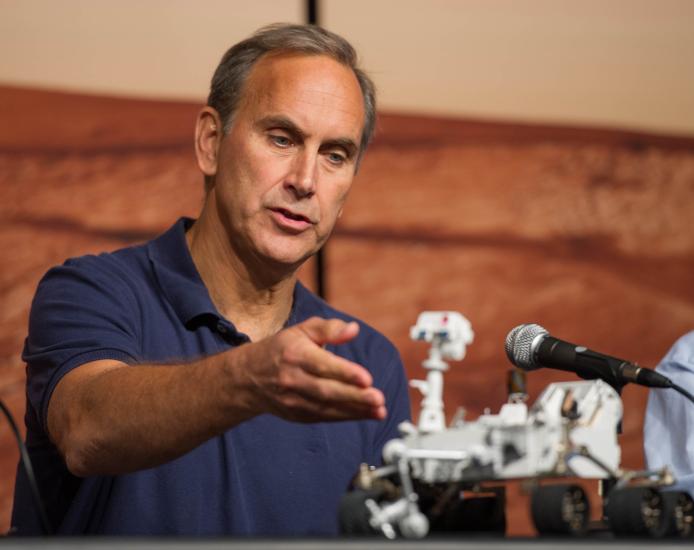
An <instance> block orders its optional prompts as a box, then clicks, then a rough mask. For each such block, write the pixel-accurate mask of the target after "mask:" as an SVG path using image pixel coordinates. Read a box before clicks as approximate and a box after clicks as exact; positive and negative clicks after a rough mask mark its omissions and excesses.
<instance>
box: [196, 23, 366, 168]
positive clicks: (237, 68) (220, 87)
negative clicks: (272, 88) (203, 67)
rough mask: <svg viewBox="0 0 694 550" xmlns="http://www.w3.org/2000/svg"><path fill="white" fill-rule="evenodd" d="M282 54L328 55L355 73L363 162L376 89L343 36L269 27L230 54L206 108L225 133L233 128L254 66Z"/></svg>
mask: <svg viewBox="0 0 694 550" xmlns="http://www.w3.org/2000/svg"><path fill="white" fill-rule="evenodd" d="M280 52H296V53H305V54H306V55H327V56H328V57H331V58H332V59H334V60H335V61H337V62H339V63H342V64H343V65H345V66H346V67H349V68H350V69H352V71H354V75H355V76H356V77H357V80H358V81H359V86H360V87H361V93H362V96H363V98H364V129H363V131H362V135H361V143H360V147H359V158H361V156H362V155H363V154H364V151H366V148H367V147H368V145H369V142H370V141H371V137H372V136H373V132H374V128H375V126H376V89H375V87H374V84H373V82H372V81H371V79H370V78H369V77H368V76H367V75H366V73H365V72H364V71H362V70H361V69H360V68H359V67H357V52H356V51H355V50H354V48H353V47H352V45H351V44H350V43H349V42H347V40H345V39H344V38H342V37H341V36H338V35H337V34H335V33H332V32H330V31H327V30H325V29H323V28H321V27H317V26H315V25H294V24H288V23H275V24H273V25H267V26H266V27H262V28H261V29H259V30H258V31H256V32H255V33H254V34H253V35H252V36H250V37H249V38H247V39H246V40H243V41H241V42H239V43H238V44H236V45H234V46H232V47H231V48H229V49H228V50H227V52H226V53H225V54H224V56H223V57H222V60H221V61H220V62H219V65H218V66H217V69H216V70H215V73H214V76H213V77H212V82H211V84H210V95H209V96H208V97H207V105H209V106H210V107H212V108H213V109H215V110H216V111H217V112H218V113H219V116H220V117H221V119H222V125H223V127H224V131H225V132H228V131H229V129H230V128H231V125H232V122H233V118H234V113H235V112H236V109H237V108H238V106H239V102H240V101H241V97H242V95H243V88H244V84H245V83H246V79H247V78H248V75H249V74H250V72H251V69H252V68H253V65H255V63H256V62H257V61H258V60H259V59H260V58H261V57H262V56H264V55H265V54H268V53H280Z"/></svg>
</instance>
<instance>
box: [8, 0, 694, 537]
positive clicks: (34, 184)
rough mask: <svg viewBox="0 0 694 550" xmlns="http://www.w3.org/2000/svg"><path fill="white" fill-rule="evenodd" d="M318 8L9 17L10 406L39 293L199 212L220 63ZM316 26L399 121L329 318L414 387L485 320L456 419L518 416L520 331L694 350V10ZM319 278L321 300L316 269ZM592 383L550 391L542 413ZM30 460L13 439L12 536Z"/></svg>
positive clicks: (338, 245)
mask: <svg viewBox="0 0 694 550" xmlns="http://www.w3.org/2000/svg"><path fill="white" fill-rule="evenodd" d="M305 4H306V2H304V1H303V0H255V1H254V2H241V1H233V0H226V1H223V0H197V1H196V2H189V1H185V0H148V1H147V2H136V1H135V0H118V1H115V0H100V1H98V2H94V1H87V0H62V1H61V2H52V1H50V0H0V51H1V52H2V54H1V55H0V199H1V200H0V212H1V214H2V217H3V219H4V220H5V222H6V223H5V224H4V225H3V226H1V227H0V249H1V250H4V253H3V254H4V257H5V262H4V265H3V267H2V270H1V271H0V303H1V304H2V308H0V398H1V399H2V400H3V401H4V402H5V403H7V405H8V407H9V408H10V410H11V411H12V413H13V414H14V416H15V418H16V419H17V420H18V421H20V422H21V420H22V417H23V414H24V382H25V372H24V365H23V363H22V361H21V358H20V353H21V349H22V343H23V339H24V337H25V333H26V324H27V316H28V310H29V306H30V303H31V299H32V296H33V293H34V290H35V288H36V284H37V282H38V280H39V279H40V277H41V276H42V275H43V273H44V272H45V271H46V270H47V269H48V268H49V267H51V266H52V265H54V264H56V263H61V262H62V261H63V260H64V259H65V258H67V257H70V256H76V255H82V254H86V253H97V252H100V251H104V250H113V249H116V248H119V247H122V246H127V245H129V244H133V243H136V242H141V241H143V240H146V239H149V238H150V237H153V236H155V235H157V234H158V233H160V232H162V231H164V230H165V229H166V228H168V227H169V226H170V225H171V224H172V223H173V222H174V221H175V220H176V219H177V218H178V217H179V216H182V215H187V216H192V217H195V216H196V214H197V212H198V210H199V208H200V205H201V201H202V198H203V197H202V177H201V175H200V174H199V173H198V171H197V168H196V166H195V163H194V158H193V151H192V136H193V123H194V120H195V116H196V113H197V111H198V109H199V107H200V106H201V104H202V103H203V102H204V100H205V97H206V94H207V88H208V84H209V79H210V77H211V75H212V72H213V70H214V68H215V66H216V64H217V62H218V61H219V58H220V57H221V55H222V54H223V52H224V51H225V50H226V49H227V48H228V47H229V46H230V45H232V44H233V43H235V42H237V41H238V40H240V39H242V38H245V37H246V36H248V35H249V34H250V33H252V32H253V31H254V30H256V29H257V28H258V27H260V26H262V25H264V24H267V23H272V22H277V21H286V22H297V23H301V22H305V21H306V6H305ZM318 7H319V20H320V23H321V24H322V25H324V26H325V27H327V28H328V29H330V30H333V31H336V32H338V33H340V34H342V35H343V36H345V37H346V38H347V39H348V40H350V41H351V42H352V43H353V44H354V46H355V47H356V48H357V50H358V51H359V52H360V55H361V59H362V65H363V66H364V67H365V68H366V69H367V71H368V72H369V73H370V75H371V76H372V78H373V79H374V80H375V82H376V84H377V87H378V89H379V92H380V96H379V99H380V104H379V105H380V107H379V111H380V114H381V116H380V122H379V128H378V132H377V136H376V139H375V141H374V144H373V146H372V148H371V150H370V151H369V153H368V154H367V155H366V158H365V161H364V164H363V166H362V169H361V171H360V173H359V175H358V177H357V179H356V181H355V185H354V188H353V191H352V196H351V198H350V201H349V202H348V204H347V209H346V211H345V215H344V216H343V217H342V218H341V220H340V224H339V226H338V227H337V229H336V231H335V234H334V235H333V237H332V239H331V240H330V242H329V244H328V246H327V249H326V252H325V261H326V264H325V274H326V281H325V282H326V289H327V297H328V299H329V301H330V302H332V303H333V304H334V305H335V306H337V307H338V308H342V309H345V310H347V311H349V312H350V313H352V314H354V315H356V316H358V317H361V318H363V319H364V320H365V321H367V322H368V323H370V324H372V325H373V326H375V327H377V328H378V329H380V330H381V331H382V332H384V333H385V334H386V335H387V336H388V337H389V338H391V339H392V340H393V341H394V342H395V344H396V345H397V346H398V348H399V349H400V351H401V353H402V356H403V360H404V362H405V365H406V368H407V370H408V375H409V376H410V377H411V378H418V377H420V378H421V377H423V376H424V372H423V369H421V368H420V362H421V361H422V360H423V359H424V358H425V356H426V351H427V350H426V346H425V345H423V344H420V343H414V342H411V341H410V340H409V338H408V334H409V327H410V325H412V324H414V322H415V320H416V318H417V315H418V313H419V312H420V311H422V310H428V309H435V310H436V309H446V310H457V311H460V312H461V313H463V314H464V315H465V316H466V317H467V318H468V319H469V320H470V321H471V323H472V326H473V329H474V331H475V342H474V343H473V344H472V345H471V346H470V348H469V350H468V356H467V357H466V359H465V360H464V361H463V362H462V363H460V364H454V365H452V368H451V370H450V371H449V373H448V374H447V375H446V393H445V397H446V407H447V411H446V412H447V415H448V416H449V417H450V416H452V414H453V413H454V411H455V409H456V408H457V407H459V406H464V407H465V408H466V409H467V411H468V418H474V417H476V416H477V415H478V414H479V413H481V412H482V410H483V409H484V408H486V407H489V408H491V409H492V411H496V410H497V409H498V408H499V406H500V405H501V404H502V403H503V402H504V400H505V397H506V389H505V382H504V380H505V374H506V371H507V370H508V368H509V367H510V365H509V363H508V361H507V360H506V358H505V355H504V352H503V342H504V338H505V336H506V334H507V332H508V331H509V330H510V329H511V328H512V327H514V326H516V325H518V324H520V323H524V322H536V323H539V324H541V325H543V326H545V327H546V328H547V329H548V330H549V331H550V332H551V333H552V334H553V335H555V336H558V337H560V338H564V339H566V340H569V341H574V342H577V343H580V344H584V345H586V346H588V347H591V348H593V349H596V350H599V351H602V352H604V353H608V354H612V355H616V356H619V357H624V358H627V359H630V360H633V361H637V362H639V363H641V364H643V365H646V366H655V365H656V364H657V362H658V360H659V359H660V358H661V357H662V356H663V354H664V353H665V352H666V351H667V349H668V348H669V347H670V345H671V344H672V343H673V342H674V341H675V340H676V339H677V338H678V337H679V336H680V335H682V334H684V333H685V332H687V331H689V330H692V329H694V285H692V279H693V274H694V232H693V231H692V220H693V219H694V65H693V62H692V59H694V32H692V21H694V3H692V2H690V1H688V0H660V1H659V2H653V1H651V0H583V1H582V2H575V1H569V0H523V1H522V2H518V1H513V0H461V1H455V0H428V1H423V0H420V1H415V0H398V1H395V0H379V1H378V2H373V1H366V0H351V1H350V2H340V1H339V0H323V1H321V2H319V3H318ZM302 278H303V280H304V281H305V282H306V283H307V284H308V285H309V286H312V287H313V286H314V280H315V275H314V266H313V265H308V266H306V268H305V269H304V270H303V272H302ZM570 379H572V378H571V375H569V374H563V373H557V372H551V371H536V372H533V373H531V374H530V375H529V377H528V385H529V393H530V397H531V400H533V399H534V398H535V397H536V396H537V395H538V393H539V392H540V391H541V390H542V388H544V387H545V386H546V384H548V383H549V382H552V381H556V380H570ZM411 396H412V399H413V413H414V414H415V415H416V414H417V412H418V411H419V401H420V397H419V396H418V395H417V394H416V392H414V391H413V393H412V394H411ZM623 399H624V405H625V416H624V426H623V428H624V429H623V434H622V436H621V442H622V450H623V463H624V465H625V466H628V467H632V468H638V467H641V466H642V465H643V459H642V449H641V447H642V436H641V430H642V425H643V413H644V410H645V404H646V399H647V390H646V389H645V388H640V387H627V388H626V389H625V390H624V392H623ZM17 459H18V452H17V449H16V444H15V442H14V439H13V437H12V433H11V431H10V429H9V426H8V425H7V423H5V422H4V420H2V421H0V532H4V531H6V530H7V528H8V527H9V517H10V511H11V503H12V492H13V488H14V472H15V468H16V463H17ZM509 492H510V496H509V499H510V502H509V509H508V516H509V532H510V533H511V534H515V535H526V534H532V527H530V523H529V522H528V519H527V516H528V513H527V502H526V497H525V496H524V495H523V491H522V488H521V487H520V486H512V487H510V489H509ZM595 504H597V501H596V503H595Z"/></svg>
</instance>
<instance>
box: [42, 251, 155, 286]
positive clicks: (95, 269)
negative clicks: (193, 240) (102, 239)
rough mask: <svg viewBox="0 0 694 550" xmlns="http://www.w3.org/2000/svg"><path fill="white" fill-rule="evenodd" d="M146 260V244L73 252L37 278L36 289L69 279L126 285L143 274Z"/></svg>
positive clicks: (90, 282)
mask: <svg viewBox="0 0 694 550" xmlns="http://www.w3.org/2000/svg"><path fill="white" fill-rule="evenodd" d="M147 263H148V262H147V251H146V244H140V245H135V246H129V247H125V248H120V249H117V250H114V251H112V252H102V253H99V254H85V255H83V256H74V257H71V258H68V259H67V260H65V261H64V262H63V263H62V264H60V265H56V266H53V267H51V268H50V269H49V270H48V271H47V272H46V273H45V275H44V276H43V277H42V279H41V281H40V282H39V290H41V289H42V288H43V287H46V286H50V285H52V284H59V285H61V286H62V285H65V284H69V283H70V282H72V283H75V284H78V285H90V284H100V285H114V286H116V287H118V286H122V285H126V286H130V284H131V283H132V282H134V281H137V280H138V278H142V277H144V276H145V273H146V270H147Z"/></svg>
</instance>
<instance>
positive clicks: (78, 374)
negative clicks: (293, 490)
mask: <svg viewBox="0 0 694 550" xmlns="http://www.w3.org/2000/svg"><path fill="white" fill-rule="evenodd" d="M358 331H359V326H358V325H357V324H356V323H354V322H352V323H345V322H344V321H341V320H337V319H330V320H325V319H319V318H317V317H314V318H312V319H309V320H307V321H305V322H303V323H300V324H298V325H295V326H293V327H290V328H288V329H285V330H282V331H280V332H279V333H277V334H275V335H273V336H271V337H269V338H266V339H264V340H261V341H259V342H257V343H251V344H246V345H243V346H240V347H238V348H234V349H232V350H229V351H226V352H223V353H220V354H216V355H213V356H209V357H206V358H203V359H200V360H198V361H192V362H188V363H181V364H169V365H159V364H152V365H127V364H125V363H122V362H119V361H112V360H101V361H93V362H90V363H86V364H84V365H81V366H79V367H77V368H75V369H74V370H72V371H70V372H69V373H68V374H66V375H65V376H64V377H63V379H62V380H61V381H60V382H59V383H58V385H57V386H56V388H55V390H54V392H53V395H52V397H51V400H50V404H49V407H48V432H49V435H50V437H51V439H52V440H53V441H54V442H55V444H56V445H57V447H58V449H59V450H60V452H61V453H62V455H63V457H64V458H65V461H66V463H67V466H68V468H69V470H70V471H71V472H72V473H73V474H74V475H77V476H81V477H86V476H91V475H98V474H119V473H127V472H132V471H136V470H141V469H145V468H150V467H153V466H157V465H159V464H163V463H165V462H168V461H170V460H173V459H175V458H177V457H179V456H181V455H183V454H185V453H186V452H188V451H190V450H191V449H193V448H195V447H197V446H198V445H200V444H201V443H203V442H204V441H206V440H207V439H210V438H211V437H214V436H216V435H219V434H221V433H223V432H224V431H226V430H228V429H230V428H232V427H234V426H236V425H237V424H239V423H241V422H243V421H244V420H247V419H249V418H252V417H254V416H257V415H259V414H264V413H270V414H274V415H277V416H280V417H282V418H285V419H287V420H293V421H299V422H318V421H332V420H357V419H383V418H385V416H386V409H385V401H384V397H383V394H382V393H381V391H380V390H378V389H376V388H374V387H373V386H372V378H371V375H370V374H369V372H368V371H367V370H366V369H365V368H363V367H362V366H360V365H358V364H356V363H353V362H351V361H348V360H346V359H343V358H341V357H338V356H336V355H334V354H332V353H330V352H329V351H327V350H325V349H323V347H322V346H323V345H324V344H341V343H344V342H347V341H349V340H351V339H353V338H354V337H355V336H356V335H357V333H358Z"/></svg>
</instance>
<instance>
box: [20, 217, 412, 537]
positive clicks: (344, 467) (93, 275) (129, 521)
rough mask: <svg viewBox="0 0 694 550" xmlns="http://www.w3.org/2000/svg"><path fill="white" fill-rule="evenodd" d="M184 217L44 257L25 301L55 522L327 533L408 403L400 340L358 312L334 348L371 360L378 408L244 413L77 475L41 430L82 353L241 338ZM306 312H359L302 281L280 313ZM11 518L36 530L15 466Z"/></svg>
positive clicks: (97, 528)
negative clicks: (308, 414)
mask: <svg viewBox="0 0 694 550" xmlns="http://www.w3.org/2000/svg"><path fill="white" fill-rule="evenodd" d="M191 223H192V221H191V220H186V219H181V220H179V221H178V222H177V223H176V224H175V225H174V226H173V227H172V228H171V229H169V230H168V231H167V232H166V233H164V234H163V235H161V236H160V237H158V238H156V239H155V240H153V241H151V242H149V243H146V244H144V245H141V246H135V247H131V248H126V249H122V250H118V251H116V252H113V253H110V254H101V255H99V256H84V257H81V258H76V259H71V260H68V261H67V262H65V264H64V265H62V266H60V267H56V268H53V269H51V270H50V271H49V272H48V273H47V274H46V275H45V277H44V278H43V279H42V281H41V282H40V284H39V287H38V290H37V292H36V296H35V298H34V302H33V304H32V309H31V315H30V321H29V335H28V337H27V340H26V343H25V348H24V354H23V359H24V360H25V361H26V363H27V411H26V425H27V446H28V449H29V452H30V455H31V458H32V461H33V464H34V469H35V470H36V473H37V477H38V480H39V485H40V489H41V492H42V497H43V500H44V501H45V504H46V508H47V512H48V515H49V518H50V521H51V522H52V524H53V525H54V526H55V529H56V531H57V532H58V533H62V534H77V533H100V534H144V535H149V534H152V535H154V534H157V535H159V534H164V535H166V534H171V535H178V534H188V535H224V534H230V535H265V536H278V535H329V534H334V533H336V532H337V508H338V503H339V500H340V497H341V496H342V495H343V494H344V492H345V490H346V488H347V486H348V484H349V482H350V480H351V479H352V477H353V476H354V474H355V473H356V472H357V470H358V467H359V464H360V463H361V462H367V463H370V464H377V463H380V460H381V456H380V455H381V449H382V447H383V445H384V443H385V442H387V441H388V440H390V439H392V438H394V437H397V436H398V433H397V425H398V424H399V423H400V422H401V421H403V420H405V419H407V418H408V417H409V414H410V409H409V399H408V392H407V382H406V378H405V375H404V372H403V368H402V364H401V361H400V358H399V356H398V353H397V351H396V349H395V348H394V347H393V345H392V344H391V343H390V342H389V341H388V340H387V339H386V338H385V337H384V336H382V335H381V334H379V333H378V332H376V331H375V330H374V329H372V328H371V327H369V326H368V325H366V324H364V323H362V322H359V324H360V332H359V335H358V337H357V338H355V339H354V340H353V341H351V342H348V343H346V344H342V345H339V346H328V349H329V350H330V351H332V352H333V353H336V354H338V355H340V356H342V357H345V358H347V359H349V360H351V361H355V362H357V363H359V364H361V365H363V366H364V367H366V368H367V369H368V370H369V371H370V372H371V374H372V375H373V379H374V385H375V386H376V387H378V388H380V389H381V390H382V391H383V392H384V394H385V396H386V405H387V407H388V413H389V414H388V418H387V419H386V420H384V421H375V420H369V421H351V422H334V423H316V424H299V423H293V422H288V421H285V420H282V419H280V418H278V417H275V416H272V415H261V416H257V417H255V418H252V419H251V420H248V421H245V422H243V423H241V424H240V425H238V426H236V427H235V428H233V429H231V430H229V431H227V432H226V433H224V434H223V435H221V436H219V437H215V438H212V439H210V440H208V441H207V442H205V443H203V444H202V445H200V446H199V447H197V448H195V449H193V450H192V451H190V452H189V453H187V454H185V455H183V456H181V457H180V458H178V459H176V460H173V461H171V462H168V463H166V464H163V465H161V466H158V467H155V468H151V469H148V470H142V471H137V472H134V473H131V474H125V475H118V476H95V477H89V478H84V479H81V478H76V477H75V476H73V475H72V474H70V472H69V471H68V470H67V468H66V467H65V463H64V461H63V460H62V458H61V456H60V455H59V454H58V451H57V450H56V448H55V447H54V445H53V444H52V443H51V442H50V440H49V439H48V437H47V430H46V413H47V408H48V403H49V400H50V397H51V393H52V392H53V390H54V388H55V386H56V384H57V383H58V382H59V381H60V379H61V378H62V377H63V376H65V374H66V373H67V372H69V371H70V370H71V369H74V368H76V367H78V366H80V365H82V364H84V363H87V362H89V361H94V360H97V359H117V360H120V361H123V362H125V363H128V364H136V363H150V362H157V363H162V362H163V363H180V362H183V361H186V360H191V359H196V358H200V357H202V356H207V355H211V354H215V353H219V352H222V351H224V350H228V349H230V348H233V347H235V346H239V345H243V344H244V343H246V342H248V341H249V340H248V337H247V336H246V335H244V334H240V333H239V332H238V331H237V330H236V329H235V327H234V325H233V324H232V323H231V322H230V321H229V320H228V319H225V318H224V317H222V316H221V315H220V314H219V313H218V312H217V310H216V309H215V307H214V305H213V304H212V301H211V300H210V297H209V294H208V292H207V289H206V287H205V286H204V284H203V282H202V280H201V279H200V276H199V274H198V272H197V270H196V268H195V265H194V264H193V261H192V258H191V256H190V253H189V251H188V247H187V244H186V241H185V231H186V229H187V228H188V227H189V226H190V224H191ZM312 316H319V317H323V318H339V319H344V320H348V321H351V320H355V319H353V318H352V317H350V316H348V315H345V314H344V313H341V312H339V311H337V310H335V309H333V308H331V307H330V306H329V305H327V304H326V303H325V302H323V301H322V300H320V299H319V298H318V297H316V296H315V295H313V294H312V293H311V292H309V291H308V290H307V289H306V288H304V287H303V286H302V285H301V284H298V283H297V285H296V288H295V291H294V301H293V306H292V310H291V314H290V317H289V319H288V321H287V325H293V324H296V323H299V322H301V321H304V320H306V319H308V318H309V317H312ZM12 526H13V528H14V529H16V531H17V532H18V533H20V534H22V533H23V534H35V533H40V526H39V523H38V520H37V515H36V513H35V510H34V508H33V506H32V501H31V495H30V493H29V490H28V486H27V481H26V478H25V476H24V473H23V470H22V469H21V468H20V469H18V475H17V486H16V489H15V501H14V510H13V517H12Z"/></svg>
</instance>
